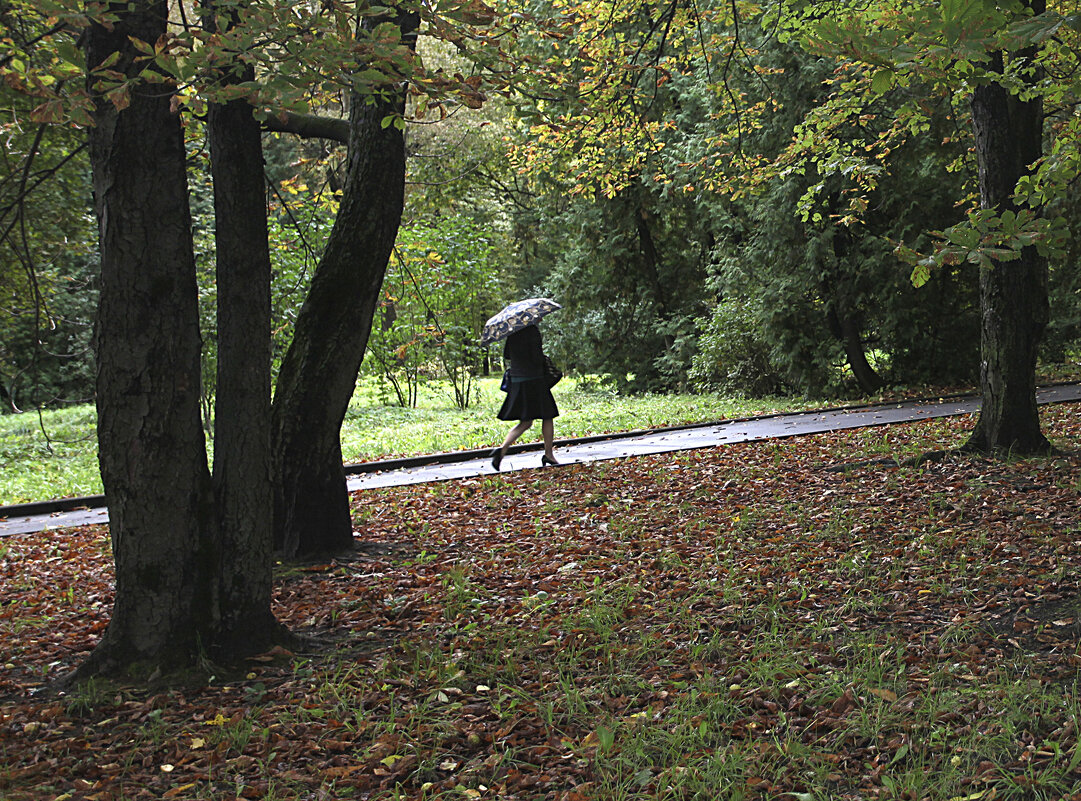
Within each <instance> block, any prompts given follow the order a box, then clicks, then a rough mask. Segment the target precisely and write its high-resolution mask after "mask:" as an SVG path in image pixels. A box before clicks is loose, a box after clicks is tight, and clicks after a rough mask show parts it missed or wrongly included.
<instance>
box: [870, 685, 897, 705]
mask: <svg viewBox="0 0 1081 801" xmlns="http://www.w3.org/2000/svg"><path fill="white" fill-rule="evenodd" d="M870 692H871V695H877V696H878V697H879V698H881V699H882V700H883V701H889V702H890V703H891V704H892V703H893V702H894V701H896V700H897V693H895V692H894V691H893V690H880V689H879V688H877V687H872V688H871V691H870Z"/></svg>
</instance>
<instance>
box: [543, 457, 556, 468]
mask: <svg viewBox="0 0 1081 801" xmlns="http://www.w3.org/2000/svg"><path fill="white" fill-rule="evenodd" d="M557 464H559V462H557V461H556V460H555V459H553V458H551V457H550V456H549V455H548V454H544V455H543V456H542V457H541V467H547V466H548V465H557Z"/></svg>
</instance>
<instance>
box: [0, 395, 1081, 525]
mask: <svg viewBox="0 0 1081 801" xmlns="http://www.w3.org/2000/svg"><path fill="white" fill-rule="evenodd" d="M1036 395H1037V400H1038V402H1039V403H1040V404H1048V403H1068V402H1076V401H1079V400H1081V384H1063V385H1059V386H1053V387H1044V388H1041V389H1040V390H1038V391H1037V393H1036ZM979 406H980V402H979V399H978V398H976V397H965V398H951V399H947V400H922V401H908V402H904V403H892V404H883V405H876V406H861V407H851V408H843V409H822V410H817V411H808V412H795V413H789V414H777V415H769V416H764V417H752V418H745V419H739V420H726V421H724V422H718V423H706V424H700V425H691V426H679V427H675V428H665V429H657V430H654V431H640V432H630V433H627V434H619V435H610V436H603V437H587V438H584V439H581V440H566V441H562V442H557V446H556V447H557V451H556V455H557V456H558V458H559V460H560V461H561V462H563V463H564V464H573V463H575V462H597V461H605V460H608V459H622V458H625V457H628V456H643V455H646V454H654V453H669V452H672V451H683V450H693V449H696V448H712V447H715V446H717V445H727V444H729V443H732V442H754V441H757V440H763V439H778V438H781V437H794V436H800V435H803V434H820V433H823V432H826V431H840V430H843V429H847V428H864V427H868V426H880V425H891V424H893V423H905V422H910V421H913V420H930V419H933V418H937V417H956V416H959V415H964V414H972V413H974V412H976V411H977V410H978V409H979ZM487 454H488V451H487V450H484V451H462V452H459V453H446V454H437V455H435V456H425V457H415V458H410V459H394V460H388V461H382V462H366V463H363V464H357V465H349V466H347V468H346V470H347V472H348V473H349V475H348V486H349V489H350V491H354V490H362V489H375V488H378V487H393V486H402V485H406V484H422V483H426V482H429V481H449V480H453V479H459V478H469V477H474V476H479V475H485V474H494V472H495V471H494V470H492V466H491V464H490V463H489V461H488V455H487ZM539 467H540V450H539V445H538V444H537V443H533V444H530V445H526V446H523V449H522V450H517V449H514V450H512V452H511V453H509V454H507V456H506V457H504V459H503V464H502V468H503V469H502V472H503V473H511V472H515V471H518V470H525V469H533V468H539ZM102 501H103V499H101V498H100V496H99V497H97V498H82V499H70V500H68V501H65V502H46V503H42V504H23V505H21V506H18V507H0V536H4V535H11V534H23V533H31V532H36V531H46V530H49V529H54V528H64V527H68V526H85V525H89V524H92V523H107V522H108V520H109V513H108V510H107V509H106V508H104V506H100V504H101V503H102ZM73 504H78V505H80V506H82V507H84V508H81V509H73V508H72V505H73Z"/></svg>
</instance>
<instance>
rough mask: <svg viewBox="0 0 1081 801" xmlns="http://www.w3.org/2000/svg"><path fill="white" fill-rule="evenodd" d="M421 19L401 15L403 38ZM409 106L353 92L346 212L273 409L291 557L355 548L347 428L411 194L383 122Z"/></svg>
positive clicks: (278, 532) (282, 527)
mask: <svg viewBox="0 0 1081 801" xmlns="http://www.w3.org/2000/svg"><path fill="white" fill-rule="evenodd" d="M417 24H418V19H417V17H416V16H415V15H408V16H405V15H402V16H400V17H399V25H400V26H401V29H402V32H403V35H405V36H409V35H410V34H412V32H413V31H415V30H416V27H417ZM404 108H405V86H404V84H403V85H401V86H400V87H399V89H398V90H397V92H395V93H394V94H393V95H392V96H389V97H381V98H380V97H377V98H375V99H373V98H365V97H363V96H361V95H359V94H358V93H353V95H352V96H351V98H350V109H349V127H350V137H349V162H348V170H347V174H346V179H345V186H344V187H343V194H342V202H341V206H340V208H339V211H338V216H337V218H336V219H335V222H334V228H333V229H332V230H331V233H330V238H329V240H328V241H327V246H326V250H325V251H324V253H323V257H322V259H321V260H320V262H319V266H318V267H317V269H316V271H315V275H314V276H313V277H312V285H311V289H310V291H309V293H308V297H307V299H306V300H305V301H304V305H303V306H302V307H301V310H300V314H299V315H298V317H297V322H296V328H295V333H294V336H293V342H292V344H291V345H290V347H289V350H288V351H287V352H286V355H285V358H284V360H283V361H282V366H281V370H280V371H279V373H278V382H277V387H276V390H275V394H274V404H273V411H272V442H273V466H274V469H275V471H276V474H275V482H274V490H275V497H274V543H275V547H276V548H278V549H279V550H280V551H281V552H282V553H283V554H284V555H285V556H286V557H293V556H297V555H301V554H315V553H327V552H334V551H338V550H342V549H347V548H351V547H352V544H353V527H352V521H351V519H350V513H349V496H348V492H347V491H346V486H345V470H344V468H343V466H342V451H341V439H340V436H341V425H342V421H343V420H344V419H345V412H346V409H347V408H348V406H349V399H350V398H351V397H352V396H353V390H354V389H355V387H356V380H357V374H358V372H359V371H360V363H361V361H362V360H363V358H364V350H365V348H366V347H367V344H368V335H369V333H370V331H371V326H372V318H373V316H374V314H375V309H376V306H377V303H378V299H379V290H380V287H381V286H382V283H383V275H384V273H385V272H386V267H387V262H388V260H389V258H390V253H391V249H392V248H393V246H394V240H395V238H396V237H397V234H398V225H399V223H400V222H401V215H402V207H403V204H404V195H405V139H404V135H403V133H402V131H401V130H400V129H399V128H398V127H397V126H395V125H386V126H384V125H383V124H382V123H383V120H384V119H385V118H386V117H388V116H391V115H400V114H401V113H402V112H403V111H404Z"/></svg>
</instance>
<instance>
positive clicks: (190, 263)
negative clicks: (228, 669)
mask: <svg viewBox="0 0 1081 801" xmlns="http://www.w3.org/2000/svg"><path fill="white" fill-rule="evenodd" d="M117 10H118V11H119V13H120V14H121V18H120V20H119V21H118V22H117V24H116V25H115V26H114V27H113V28H112V29H111V30H106V29H105V28H103V27H100V26H92V27H91V28H90V29H89V30H88V32H87V34H86V38H85V47H86V54H87V60H88V64H89V65H90V67H91V68H93V67H94V66H96V65H98V64H100V63H101V62H102V61H103V60H104V59H105V58H106V57H107V56H109V55H110V54H112V53H114V52H119V53H120V54H121V59H120V62H119V64H117V65H116V66H115V67H114V68H115V69H120V70H124V69H128V68H129V66H130V64H131V60H132V57H133V56H134V55H135V50H134V48H133V47H132V45H131V43H130V41H129V40H128V37H129V36H132V37H136V38H138V39H141V40H142V41H144V42H155V41H157V39H158V37H159V36H160V35H162V34H163V33H164V32H165V19H166V16H167V14H166V3H165V2H164V1H161V2H159V1H158V0H136V1H135V2H134V3H132V4H130V5H128V6H127V8H126V9H125V8H124V7H118V8H117ZM169 101H170V98H169V93H168V92H163V91H161V86H159V85H145V84H136V85H135V86H134V87H133V89H132V92H131V98H130V105H129V106H128V107H127V108H125V109H124V110H123V111H118V110H117V109H116V107H115V106H114V105H113V104H112V103H111V102H109V101H108V100H106V99H104V98H102V97H100V96H99V97H97V98H96V111H95V122H96V126H95V127H94V128H92V129H91V130H90V146H91V163H92V165H93V186H94V198H95V203H96V207H97V214H98V220H99V225H100V247H101V295H100V306H99V310H98V321H97V336H96V344H97V406H98V447H99V462H100V466H101V477H102V482H103V484H104V487H105V494H106V497H107V498H108V503H109V517H110V530H111V534H112V543H113V555H114V559H115V562H116V599H115V602H114V605H113V612H112V618H111V620H110V622H109V628H108V630H107V632H106V634H105V636H104V638H103V640H102V642H101V643H100V644H99V645H98V647H97V648H96V649H95V651H94V653H93V654H92V655H91V657H90V660H89V662H88V663H87V666H86V669H87V670H89V671H91V672H93V671H95V670H104V671H111V670H115V669H122V668H123V667H125V666H129V665H131V664H133V663H138V662H147V663H150V664H154V665H162V664H166V665H167V664H182V663H185V662H187V661H188V660H189V659H190V658H191V657H192V655H193V654H194V653H195V650H196V649H197V647H198V642H199V634H200V633H199V631H198V629H197V626H196V623H195V621H196V620H197V618H198V614H197V612H196V610H197V608H198V607H200V606H201V605H202V604H203V603H204V598H205V593H206V590H207V586H206V582H205V576H206V573H205V571H204V570H202V566H201V558H202V553H201V550H202V546H203V544H204V542H205V541H206V536H207V533H208V532H209V531H210V530H211V529H212V527H213V497H212V493H211V486H210V475H209V471H208V469H207V461H206V449H205V443H204V439H203V433H202V427H201V425H200V421H199V389H200V376H199V348H200V342H199V326H198V308H197V294H196V283H195V260H194V256H193V251H192V239H191V215H190V212H189V208H188V189H187V178H186V174H185V158H186V154H185V152H184V139H183V135H182V132H181V128H180V120H179V119H178V117H177V116H176V114H174V113H172V112H171V111H170V109H169Z"/></svg>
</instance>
